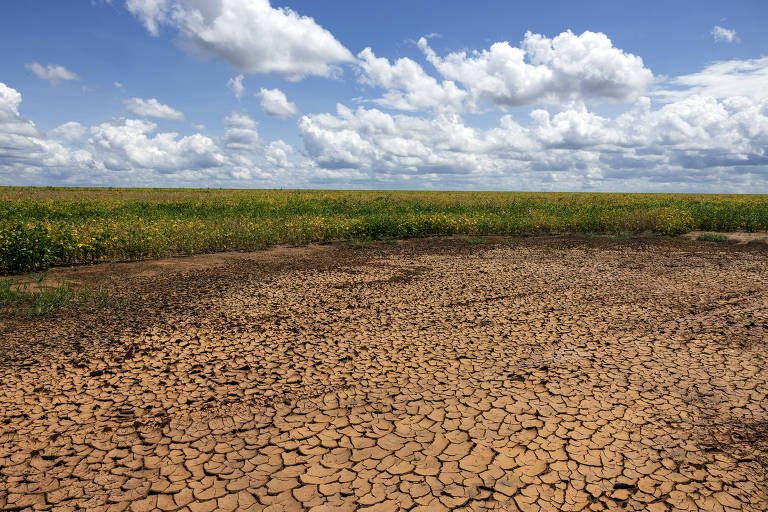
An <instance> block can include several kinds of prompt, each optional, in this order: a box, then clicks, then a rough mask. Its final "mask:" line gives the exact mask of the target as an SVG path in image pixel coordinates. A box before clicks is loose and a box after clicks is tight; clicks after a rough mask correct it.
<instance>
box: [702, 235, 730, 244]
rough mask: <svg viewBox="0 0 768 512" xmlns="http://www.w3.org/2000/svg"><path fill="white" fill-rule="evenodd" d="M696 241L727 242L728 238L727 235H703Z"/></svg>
mask: <svg viewBox="0 0 768 512" xmlns="http://www.w3.org/2000/svg"><path fill="white" fill-rule="evenodd" d="M696 240H698V241H700V242H727V241H728V237H727V236H725V235H717V234H715V233H702V234H701V235H699V237H698V238H697V239H696Z"/></svg>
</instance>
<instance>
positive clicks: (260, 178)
mask: <svg viewBox="0 0 768 512" xmlns="http://www.w3.org/2000/svg"><path fill="white" fill-rule="evenodd" d="M21 99H22V98H21V94H20V93H19V92H18V91H16V90H15V89H13V88H11V87H8V86H7V85H5V84H3V83H0V183H1V184H4V185H19V184H37V185H40V184H97V185H98V184H114V185H128V186H137V185H155V186H157V185H163V184H164V185H190V186H191V185H201V184H213V183H216V184H229V183H232V184H234V183H240V184H251V185H254V184H261V185H263V186H282V185H285V184H286V183H290V179H286V174H285V173H286V172H289V171H290V172H295V173H299V172H300V171H297V170H296V168H295V164H294V161H293V160H291V159H290V158H289V157H288V155H289V154H290V153H291V152H292V148H291V146H290V145H288V144H286V143H285V142H283V141H281V140H277V141H271V142H269V143H265V142H263V141H261V140H260V139H259V136H258V133H257V131H256V124H255V123H254V122H253V120H252V119H250V118H249V117H248V116H246V115H242V114H233V115H232V116H229V117H228V118H227V119H226V120H225V122H226V124H227V126H228V130H227V132H226V134H225V135H224V136H223V137H209V136H206V135H203V134H200V133H193V134H191V135H187V136H181V135H180V134H178V133H174V132H160V133H158V132H157V131H156V130H157V125H156V124H154V123H152V122H149V121H145V120H138V119H122V120H113V121H108V122H104V123H100V124H97V125H95V126H90V127H88V126H84V125H82V124H80V123H77V122H68V123H65V124H63V125H61V126H58V127H56V128H54V129H53V130H50V131H49V132H48V133H41V132H39V131H38V130H37V128H36V127H35V125H34V124H33V123H32V122H31V121H29V120H27V119H24V118H23V117H22V116H21V115H20V113H19V106H20V104H21Z"/></svg>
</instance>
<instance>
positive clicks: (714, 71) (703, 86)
mask: <svg viewBox="0 0 768 512" xmlns="http://www.w3.org/2000/svg"><path fill="white" fill-rule="evenodd" d="M766 84H768V57H762V58H759V59H746V60H728V61H718V62H714V63H712V64H710V65H709V66H707V67H705V68H704V69H703V70H701V71H699V72H698V73H692V74H690V75H681V76H678V77H675V78H672V79H670V80H668V81H667V82H666V83H664V84H662V87H661V88H660V89H659V90H657V91H655V92H654V95H655V96H656V97H657V98H659V99H661V100H664V101H673V100H676V99H681V98H684V97H686V96H691V95H694V94H698V95H704V96H713V97H715V98H729V97H734V96H747V97H749V98H754V99H759V98H765V97H768V92H766Z"/></svg>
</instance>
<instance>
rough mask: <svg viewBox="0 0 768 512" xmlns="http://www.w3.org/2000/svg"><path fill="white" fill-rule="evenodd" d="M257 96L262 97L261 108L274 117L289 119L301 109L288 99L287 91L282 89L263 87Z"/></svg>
mask: <svg viewBox="0 0 768 512" xmlns="http://www.w3.org/2000/svg"><path fill="white" fill-rule="evenodd" d="M256 96H258V97H259V98H261V108H262V109H263V110H264V112H265V113H266V114H268V115H270V116H272V117H277V118H280V119H287V118H289V117H291V116H295V115H296V114H297V113H298V111H299V109H298V108H296V104H295V103H293V102H291V101H288V98H286V97H285V93H283V91H281V90H280V89H264V88H262V89H261V90H260V91H259V92H257V93H256Z"/></svg>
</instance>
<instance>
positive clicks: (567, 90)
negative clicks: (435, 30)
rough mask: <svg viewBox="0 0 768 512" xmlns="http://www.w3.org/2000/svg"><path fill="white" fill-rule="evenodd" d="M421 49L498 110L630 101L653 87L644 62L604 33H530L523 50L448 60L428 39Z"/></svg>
mask: <svg viewBox="0 0 768 512" xmlns="http://www.w3.org/2000/svg"><path fill="white" fill-rule="evenodd" d="M418 45H419V48H421V50H422V51H423V52H424V54H425V55H426V57H427V60H428V61H429V62H430V63H431V64H432V65H434V66H435V68H436V69H437V71H438V72H439V73H440V74H441V75H442V76H443V77H445V78H447V79H449V80H454V81H456V82H458V83H459V84H461V85H462V86H463V87H464V88H466V89H467V90H468V91H470V92H471V94H472V95H473V96H474V97H475V98H476V99H477V100H486V101H489V102H491V103H493V104H495V105H499V106H520V105H536V104H559V103H567V102H573V101H629V100H632V99H634V98H636V97H638V96H639V95H641V94H643V93H644V91H645V90H646V88H647V87H648V86H649V85H650V84H651V82H652V81H653V73H652V72H651V71H650V70H649V69H648V68H646V67H645V66H644V64H643V60H642V59H641V58H640V57H638V56H636V55H632V54H630V53H625V52H624V51H623V50H621V49H619V48H616V47H614V46H613V43H612V42H611V40H610V39H609V38H608V37H607V36H606V35H605V34H602V33H599V32H597V33H596V32H590V31H586V32H584V33H582V34H581V35H576V34H573V33H572V32H571V31H567V32H563V33H561V34H559V35H558V36H555V37H554V38H551V39H550V38H548V37H546V36H543V35H540V34H533V33H531V32H527V33H526V34H525V37H524V39H523V41H522V43H521V45H520V47H513V46H511V45H510V44H509V43H508V42H498V43H494V44H493V45H491V47H490V48H489V49H488V50H481V51H473V52H471V53H467V52H466V51H463V52H455V53H450V54H448V55H446V56H445V57H440V56H438V55H437V53H436V52H435V51H434V50H433V49H432V48H431V47H430V46H429V44H428V42H427V40H426V39H425V38H421V39H420V40H419V42H418Z"/></svg>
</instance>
